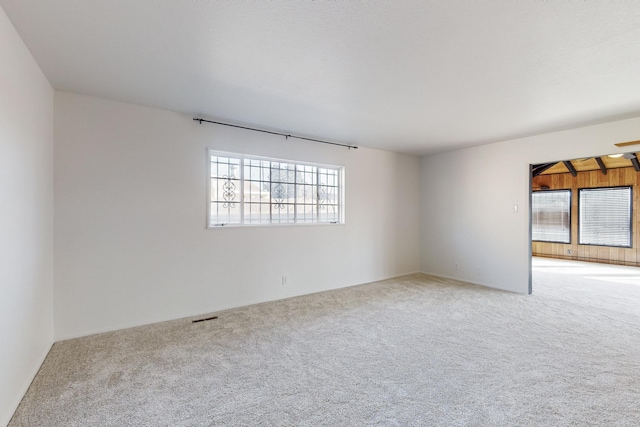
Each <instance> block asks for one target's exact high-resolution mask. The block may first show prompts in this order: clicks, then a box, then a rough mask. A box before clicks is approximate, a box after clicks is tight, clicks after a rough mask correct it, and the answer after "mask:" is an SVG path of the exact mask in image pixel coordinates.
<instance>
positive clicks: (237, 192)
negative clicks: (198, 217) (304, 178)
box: [206, 148, 345, 229]
mask: <svg viewBox="0 0 640 427" xmlns="http://www.w3.org/2000/svg"><path fill="white" fill-rule="evenodd" d="M212 156H216V157H223V158H232V159H234V160H235V159H237V160H239V177H237V179H234V180H233V181H234V183H235V184H236V185H237V184H239V185H238V186H239V188H237V189H234V196H239V197H238V198H237V199H236V198H233V200H235V201H234V202H232V203H236V204H237V205H238V209H239V211H238V213H239V221H238V222H219V221H217V218H214V217H213V215H214V214H213V212H212V211H213V209H212V206H213V205H214V204H215V203H223V201H221V200H220V199H218V200H213V191H212V182H213V181H214V178H213V170H212V169H213V168H212V166H213V164H214V162H212V160H211V159H212ZM206 160H207V218H206V227H207V228H209V229H215V228H227V227H260V226H263V227H264V226H281V225H284V226H288V225H335V224H344V223H345V179H344V175H345V168H344V166H339V165H327V164H320V163H312V162H301V161H297V160H288V159H279V158H272V157H263V156H254V155H248V154H242V153H233V152H227V151H219V150H215V149H213V148H208V149H207V158H206ZM246 161H249V162H251V161H253V163H254V164H255V162H273V163H282V164H287V165H290V166H293V172H294V174H296V173H297V172H298V169H297V168H298V167H301V168H305V171H306V170H307V169H308V168H316V172H315V173H318V170H320V169H323V170H329V171H335V178H336V179H337V181H338V182H337V185H336V186H332V188H336V190H337V193H338V194H337V195H336V200H337V203H334V204H331V205H332V206H337V210H338V213H337V216H335V215H334V217H333V218H331V220H326V221H323V220H321V218H320V215H319V214H318V212H319V210H320V209H321V206H322V203H321V202H320V201H319V199H318V193H317V192H318V189H320V188H321V186H320V185H319V184H318V182H319V180H318V178H316V182H315V184H306V183H300V184H297V183H295V184H291V183H288V184H290V185H293V186H294V188H295V191H297V188H296V187H297V186H298V185H306V186H307V187H314V188H315V191H316V193H315V196H314V200H315V203H316V206H317V207H316V211H315V217H313V218H311V219H310V218H308V217H306V216H305V218H304V219H302V218H300V217H299V215H298V210H299V207H300V206H310V204H308V203H307V204H303V203H298V200H297V198H295V196H294V202H293V203H291V202H287V205H288V209H290V208H291V207H292V206H293V209H294V215H293V220H291V219H289V220H285V221H282V220H279V221H274V220H273V218H272V214H269V221H268V222H265V220H264V218H261V219H259V220H256V222H252V221H251V220H249V221H247V218H245V209H246V208H247V206H246V205H247V204H249V203H251V202H247V201H246V200H245V195H246V193H245V183H246V182H252V180H251V179H250V178H248V179H246V178H245V176H244V174H245V162H246ZM246 167H258V168H260V169H264V166H253V165H246ZM270 170H271V167H270ZM287 170H288V169H287ZM333 175H334V174H333V173H332V176H333ZM296 176H297V175H296ZM270 179H271V178H270ZM270 179H269V181H260V182H261V183H263V184H267V183H270V184H272V185H273V183H274V182H273V181H271V180H270ZM272 188H273V187H272ZM269 194H270V196H271V192H270V193H269ZM269 200H270V202H269V205H270V210H271V209H273V207H272V206H271V205H274V204H277V202H274V201H273V200H274V198H273V197H272V196H271V197H270V198H269ZM259 204H261V205H266V204H267V203H259ZM312 204H313V203H312Z"/></svg>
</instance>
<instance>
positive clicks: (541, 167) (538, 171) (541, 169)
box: [531, 162, 558, 177]
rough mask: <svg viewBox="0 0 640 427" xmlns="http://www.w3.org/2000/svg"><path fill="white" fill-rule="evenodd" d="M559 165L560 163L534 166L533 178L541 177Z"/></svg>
mask: <svg viewBox="0 0 640 427" xmlns="http://www.w3.org/2000/svg"><path fill="white" fill-rule="evenodd" d="M557 163H558V162H554V163H543V164H541V165H533V167H532V168H531V177H536V176H538V175H540V174H541V173H542V172H544V171H546V170H547V169H551V168H552V167H553V166H555V165H556V164H557Z"/></svg>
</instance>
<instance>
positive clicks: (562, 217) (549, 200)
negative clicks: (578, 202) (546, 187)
mask: <svg viewBox="0 0 640 427" xmlns="http://www.w3.org/2000/svg"><path fill="white" fill-rule="evenodd" d="M531 198H532V201H531V225H532V230H531V231H532V233H531V238H532V240H537V241H541V242H559V243H571V222H570V218H571V215H570V209H571V191H570V190H557V191H556V190H554V191H536V192H534V193H533V194H532V196H531Z"/></svg>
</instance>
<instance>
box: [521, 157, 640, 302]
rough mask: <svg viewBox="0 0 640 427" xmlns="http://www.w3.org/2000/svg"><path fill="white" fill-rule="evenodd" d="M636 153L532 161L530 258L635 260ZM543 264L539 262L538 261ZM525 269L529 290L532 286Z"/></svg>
mask: <svg viewBox="0 0 640 427" xmlns="http://www.w3.org/2000/svg"><path fill="white" fill-rule="evenodd" d="M638 158H639V153H636V152H629V153H624V154H615V155H603V156H597V157H590V158H581V159H569V160H559V161H555V162H549V163H544V164H537V165H531V169H530V170H531V175H530V177H531V179H530V258H531V259H530V265H531V268H532V270H533V269H534V268H537V267H538V266H540V264H541V263H540V262H536V263H534V262H533V258H534V257H536V259H537V258H545V259H555V260H566V261H579V262H588V263H595V264H598V265H602V264H608V265H620V266H626V267H638V266H640V250H639V245H638V243H640V222H639V221H640V219H639V218H640V217H638V215H637V212H638V210H639V209H640V202H639V200H640V197H639V196H640V191H639V189H640V163H639V160H638ZM542 264H544V263H542ZM534 279H535V275H534V274H533V271H532V274H531V275H530V280H529V293H532V292H533V288H534V286H535V283H534Z"/></svg>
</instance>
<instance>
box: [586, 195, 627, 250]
mask: <svg viewBox="0 0 640 427" xmlns="http://www.w3.org/2000/svg"><path fill="white" fill-rule="evenodd" d="M579 198H580V200H579V204H580V208H579V212H580V230H579V235H580V242H579V243H580V244H581V245H600V246H619V247H623V248H630V247H631V230H632V227H631V201H632V200H633V199H632V197H631V187H615V188H582V189H580V194H579Z"/></svg>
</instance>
